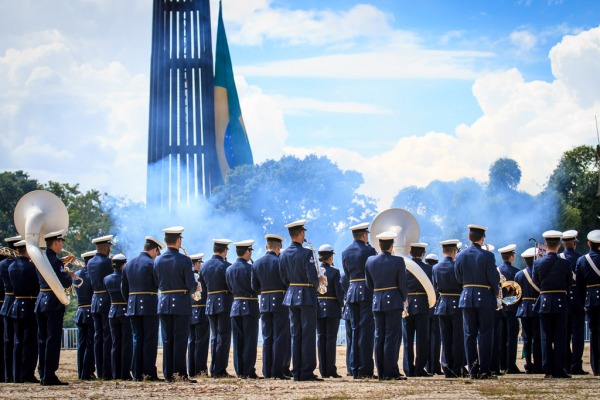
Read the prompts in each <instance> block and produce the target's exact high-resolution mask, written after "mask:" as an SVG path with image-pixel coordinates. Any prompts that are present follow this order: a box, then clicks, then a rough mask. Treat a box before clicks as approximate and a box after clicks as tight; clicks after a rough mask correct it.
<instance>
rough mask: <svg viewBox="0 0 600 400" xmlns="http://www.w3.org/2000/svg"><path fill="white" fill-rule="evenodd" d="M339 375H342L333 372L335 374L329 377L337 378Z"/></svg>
mask: <svg viewBox="0 0 600 400" xmlns="http://www.w3.org/2000/svg"><path fill="white" fill-rule="evenodd" d="M341 377H342V376H341V375H340V374H338V373H335V374H333V375H331V377H330V378H336V379H337V378H341Z"/></svg>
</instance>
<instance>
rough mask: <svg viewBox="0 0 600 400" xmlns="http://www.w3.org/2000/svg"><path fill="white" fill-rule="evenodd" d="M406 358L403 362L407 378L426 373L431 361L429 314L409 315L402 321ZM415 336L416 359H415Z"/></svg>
mask: <svg viewBox="0 0 600 400" xmlns="http://www.w3.org/2000/svg"><path fill="white" fill-rule="evenodd" d="M402 323H403V337H402V340H403V341H404V357H403V360H402V364H403V369H404V373H405V374H406V376H419V375H423V373H424V372H425V366H426V365H427V361H428V360H429V314H428V313H427V314H415V315H409V316H408V317H406V318H403V319H402ZM415 336H416V338H417V343H416V357H415V344H414V343H415Z"/></svg>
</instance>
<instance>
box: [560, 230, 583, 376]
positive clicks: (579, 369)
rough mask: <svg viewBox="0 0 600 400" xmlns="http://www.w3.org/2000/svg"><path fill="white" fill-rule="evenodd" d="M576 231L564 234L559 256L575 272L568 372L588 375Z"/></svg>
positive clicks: (569, 326)
mask: <svg viewBox="0 0 600 400" xmlns="http://www.w3.org/2000/svg"><path fill="white" fill-rule="evenodd" d="M577 235H578V232H577V231H576V230H569V231H566V232H563V237H562V240H563V241H562V245H563V248H564V251H563V252H562V253H560V254H559V255H558V256H559V257H560V258H562V259H565V260H567V261H569V263H570V264H571V271H573V285H571V287H570V288H569V290H568V293H567V295H568V297H569V313H568V314H567V372H568V373H570V374H571V375H588V374H589V372H587V371H584V370H583V347H584V337H585V309H584V307H583V303H584V302H585V292H584V293H579V291H578V289H577V284H576V275H575V268H576V266H577V260H578V259H579V257H581V254H579V253H578V252H577V251H576V250H575V248H576V247H577Z"/></svg>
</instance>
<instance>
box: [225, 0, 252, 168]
mask: <svg viewBox="0 0 600 400" xmlns="http://www.w3.org/2000/svg"><path fill="white" fill-rule="evenodd" d="M215 133H216V147H217V157H218V159H219V167H220V170H221V175H222V176H223V179H224V178H225V176H226V175H227V173H228V172H229V170H230V169H233V168H235V167H237V166H238V165H244V164H254V161H253V159H252V150H251V149H250V142H249V141H248V135H247V134H246V127H245V126H244V120H243V118H242V109H241V107H240V100H239V98H238V94H237V89H236V88H235V81H234V79H233V67H232V65H231V56H230V55H229V46H228V44H227V36H226V35H225V26H224V25H223V15H222V7H221V2H219V23H218V28H217V51H216V60H215Z"/></svg>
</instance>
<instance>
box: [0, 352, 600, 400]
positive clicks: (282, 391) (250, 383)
mask: <svg viewBox="0 0 600 400" xmlns="http://www.w3.org/2000/svg"><path fill="white" fill-rule="evenodd" d="M401 354H402V353H401ZM519 354H520V353H519ZM588 355H589V349H588V348H587V347H586V353H585V358H584V369H586V370H588V371H589V369H590V368H589V356H588ZM75 357H76V352H75V350H64V351H63V352H62V353H61V363H60V369H59V371H58V376H59V377H60V378H61V379H63V380H66V381H68V382H70V385H69V386H67V387H45V386H40V385H34V384H0V398H2V399H86V398H87V399H131V400H133V399H154V398H169V399H191V398H195V399H203V398H210V399H303V400H308V399H336V400H342V399H377V400H383V399H397V398H404V399H510V400H522V399H548V400H549V399H561V400H564V399H584V398H592V397H595V396H597V395H598V393H599V392H600V378H598V377H592V376H589V375H588V376H578V377H574V378H573V379H543V376H541V375H524V374H522V375H506V376H502V377H500V378H499V379H498V380H496V381H492V380H487V381H476V380H470V379H445V378H443V377H439V376H436V377H433V378H409V379H408V380H407V381H401V382H379V381H376V380H353V379H352V378H349V377H345V375H346V370H345V367H344V365H345V361H344V358H345V347H341V346H340V347H338V362H337V365H338V373H339V374H340V375H344V378H342V379H326V380H325V381H323V382H293V381H277V380H270V379H268V380H239V379H236V378H228V379H211V378H201V379H199V381H198V383H197V384H188V383H164V382H157V383H151V382H121V381H111V382H101V381H95V382H80V381H78V380H77V379H76V376H77V366H76V358H75ZM161 362H162V361H161V354H160V352H159V359H158V362H157V365H158V370H159V371H160V370H161ZM400 365H402V363H401V362H400ZM518 365H519V367H520V368H521V369H522V366H523V361H522V360H518ZM256 370H257V372H258V373H259V375H260V371H261V356H260V349H259V355H258V362H257V368H256ZM228 371H229V373H230V374H234V371H233V363H232V362H231V360H230V363H229V369H228ZM315 372H317V373H318V371H315Z"/></svg>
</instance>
